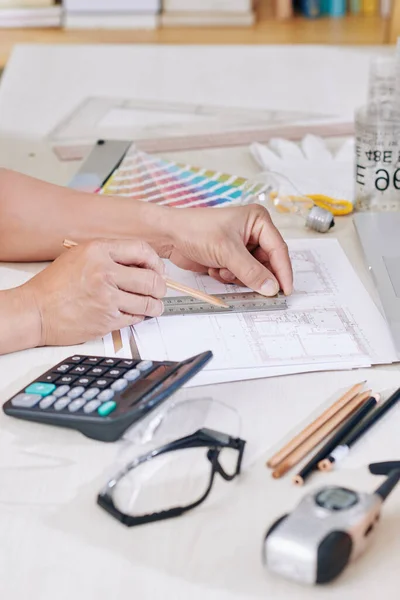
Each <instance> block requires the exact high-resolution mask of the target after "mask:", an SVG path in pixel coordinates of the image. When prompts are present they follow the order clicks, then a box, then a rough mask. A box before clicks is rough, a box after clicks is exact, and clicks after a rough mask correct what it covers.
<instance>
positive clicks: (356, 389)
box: [267, 381, 365, 469]
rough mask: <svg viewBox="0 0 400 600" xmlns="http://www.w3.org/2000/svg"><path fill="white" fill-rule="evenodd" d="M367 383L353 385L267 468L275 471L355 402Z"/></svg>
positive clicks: (295, 438) (274, 458)
mask: <svg viewBox="0 0 400 600" xmlns="http://www.w3.org/2000/svg"><path fill="white" fill-rule="evenodd" d="M364 384H365V381H362V382H361V383H357V384H356V385H353V387H352V388H350V389H349V390H348V391H347V392H346V393H345V394H343V396H341V397H340V398H339V400H337V401H336V402H334V403H333V404H332V406H330V407H329V408H327V409H326V410H325V411H324V412H323V413H322V414H321V415H320V416H319V417H318V418H317V419H315V421H313V422H312V423H310V425H307V427H305V429H303V430H302V431H301V432H300V433H299V434H297V435H296V436H295V437H294V438H293V439H292V440H290V442H288V443H287V444H286V445H285V446H284V447H283V448H282V449H281V450H279V451H278V452H277V453H276V454H274V456H272V457H271V458H270V459H269V460H268V462H267V466H268V467H271V469H275V467H277V466H278V465H279V463H281V462H282V461H283V460H285V458H286V457H287V456H289V454H290V453H291V452H293V451H294V450H295V449H296V448H298V447H299V446H301V444H303V443H304V442H305V441H306V440H307V439H308V438H309V437H310V436H311V435H313V434H314V433H315V432H316V431H317V430H318V429H319V428H320V427H322V426H323V425H324V424H325V423H326V422H327V421H329V419H331V418H332V417H333V416H334V415H335V414H336V413H337V412H338V411H339V410H340V409H341V408H343V406H346V404H347V403H348V402H350V401H351V400H353V398H355V397H356V396H357V394H359V393H360V392H361V390H362V388H363V387H364Z"/></svg>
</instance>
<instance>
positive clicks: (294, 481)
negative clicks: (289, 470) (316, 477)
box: [293, 475, 304, 485]
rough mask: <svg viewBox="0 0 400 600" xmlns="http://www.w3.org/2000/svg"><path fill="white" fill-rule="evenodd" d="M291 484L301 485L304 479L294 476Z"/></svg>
mask: <svg viewBox="0 0 400 600" xmlns="http://www.w3.org/2000/svg"><path fill="white" fill-rule="evenodd" d="M293 483H294V484H295V485H303V483H304V479H303V478H302V477H300V475H296V477H293Z"/></svg>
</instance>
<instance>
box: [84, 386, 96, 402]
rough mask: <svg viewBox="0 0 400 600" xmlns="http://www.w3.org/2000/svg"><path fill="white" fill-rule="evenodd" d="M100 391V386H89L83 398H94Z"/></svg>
mask: <svg viewBox="0 0 400 600" xmlns="http://www.w3.org/2000/svg"><path fill="white" fill-rule="evenodd" d="M99 392H100V390H99V388H89V389H88V390H86V392H85V393H84V394H82V398H85V400H93V398H96V396H97V394H98V393H99Z"/></svg>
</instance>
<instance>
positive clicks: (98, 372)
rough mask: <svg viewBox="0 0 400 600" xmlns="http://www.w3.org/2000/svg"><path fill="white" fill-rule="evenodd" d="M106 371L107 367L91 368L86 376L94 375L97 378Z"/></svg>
mask: <svg viewBox="0 0 400 600" xmlns="http://www.w3.org/2000/svg"><path fill="white" fill-rule="evenodd" d="M106 371H107V367H93V369H90V371H88V375H94V376H95V377H99V376H100V375H103V373H105V372H106Z"/></svg>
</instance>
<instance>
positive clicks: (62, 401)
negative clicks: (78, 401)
mask: <svg viewBox="0 0 400 600" xmlns="http://www.w3.org/2000/svg"><path fill="white" fill-rule="evenodd" d="M70 402H71V398H68V396H63V397H62V398H59V399H58V400H57V402H55V403H54V405H53V408H54V410H62V409H63V408H65V407H66V406H68V404H69V403H70Z"/></svg>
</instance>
